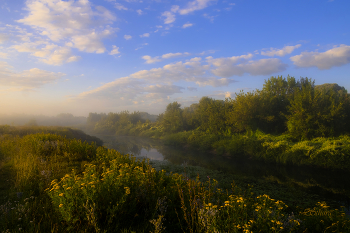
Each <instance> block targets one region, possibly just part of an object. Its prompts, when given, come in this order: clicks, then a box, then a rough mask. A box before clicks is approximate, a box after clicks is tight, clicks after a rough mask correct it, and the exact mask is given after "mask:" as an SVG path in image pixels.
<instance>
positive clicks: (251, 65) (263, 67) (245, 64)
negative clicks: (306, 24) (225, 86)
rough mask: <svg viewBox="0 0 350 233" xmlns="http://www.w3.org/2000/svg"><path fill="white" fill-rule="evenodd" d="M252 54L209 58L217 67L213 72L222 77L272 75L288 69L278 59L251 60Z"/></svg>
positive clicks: (209, 61)
mask: <svg viewBox="0 0 350 233" xmlns="http://www.w3.org/2000/svg"><path fill="white" fill-rule="evenodd" d="M252 57H253V55H252V54H248V55H242V56H234V57H230V58H217V59H213V58H212V57H207V60H208V63H210V64H212V65H213V66H215V67H216V69H213V70H211V72H212V73H213V74H215V75H217V76H220V77H231V76H234V75H238V76H242V75H243V74H245V73H248V74H250V75H270V74H273V73H276V72H281V71H284V70H285V69H286V67H287V65H286V64H284V63H282V61H281V60H279V59H277V58H270V59H260V60H256V61H254V60H250V58H252Z"/></svg>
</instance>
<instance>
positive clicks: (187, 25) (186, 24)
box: [182, 23, 193, 28]
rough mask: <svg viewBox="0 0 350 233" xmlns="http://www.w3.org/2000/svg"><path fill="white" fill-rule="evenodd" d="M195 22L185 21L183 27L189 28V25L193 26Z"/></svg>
mask: <svg viewBox="0 0 350 233" xmlns="http://www.w3.org/2000/svg"><path fill="white" fill-rule="evenodd" d="M192 26H193V24H192V23H185V24H184V25H182V28H188V27H192Z"/></svg>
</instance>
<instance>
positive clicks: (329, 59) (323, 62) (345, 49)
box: [290, 44, 350, 70]
mask: <svg viewBox="0 0 350 233" xmlns="http://www.w3.org/2000/svg"><path fill="white" fill-rule="evenodd" d="M290 60H291V61H293V63H294V65H296V66H298V67H313V66H316V67H317V68H318V69H320V70H327V69H330V68H332V67H334V66H342V65H345V64H349V63H350V46H349V45H344V44H342V45H340V46H339V47H335V48H333V49H330V50H327V51H326V52H323V53H320V52H318V51H316V52H302V53H301V54H300V55H296V56H293V57H291V58H290Z"/></svg>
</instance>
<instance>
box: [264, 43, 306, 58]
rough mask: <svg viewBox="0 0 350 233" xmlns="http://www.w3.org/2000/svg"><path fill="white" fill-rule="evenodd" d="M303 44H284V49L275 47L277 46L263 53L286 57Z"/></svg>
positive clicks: (270, 55)
mask: <svg viewBox="0 0 350 233" xmlns="http://www.w3.org/2000/svg"><path fill="white" fill-rule="evenodd" d="M300 46H301V44H297V45H294V46H284V47H283V48H282V49H275V48H270V50H269V51H261V55H264V56H269V57H273V56H279V57H284V56H285V55H287V54H290V53H292V52H293V51H294V50H295V49H297V48H300Z"/></svg>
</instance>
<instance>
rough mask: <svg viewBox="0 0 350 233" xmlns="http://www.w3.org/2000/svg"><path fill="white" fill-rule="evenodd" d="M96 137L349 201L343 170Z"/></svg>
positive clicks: (125, 149)
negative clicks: (273, 162)
mask: <svg viewBox="0 0 350 233" xmlns="http://www.w3.org/2000/svg"><path fill="white" fill-rule="evenodd" d="M98 137H100V138H101V139H102V140H103V141H104V143H105V144H104V145H105V146H106V147H108V148H111V149H116V150H118V151H119V152H121V153H124V154H133V155H135V156H142V157H147V158H149V159H152V160H167V161H169V162H171V163H173V164H183V163H184V162H186V163H187V164H188V165H193V166H201V167H205V168H209V169H213V170H219V171H222V172H225V173H231V174H237V175H243V176H250V177H255V178H263V177H265V178H272V179H274V180H278V181H279V182H280V183H283V184H284V185H288V186H293V187H298V188H299V189H302V190H305V191H307V192H309V193H310V192H311V193H315V194H318V195H320V196H327V198H331V199H333V200H342V201H347V202H348V201H349V197H350V186H349V184H350V174H349V173H346V172H339V171H329V170H324V169H316V168H310V167H300V166H285V165H280V164H269V163H264V162H259V161H253V160H249V159H247V160H242V159H240V160H239V159H233V158H227V157H223V156H216V155H213V154H210V153H203V152H198V151H191V150H188V149H184V148H174V147H168V146H165V145H163V144H162V143H161V142H160V141H158V140H152V139H147V138H139V137H124V136H109V137H107V136H101V135H98Z"/></svg>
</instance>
